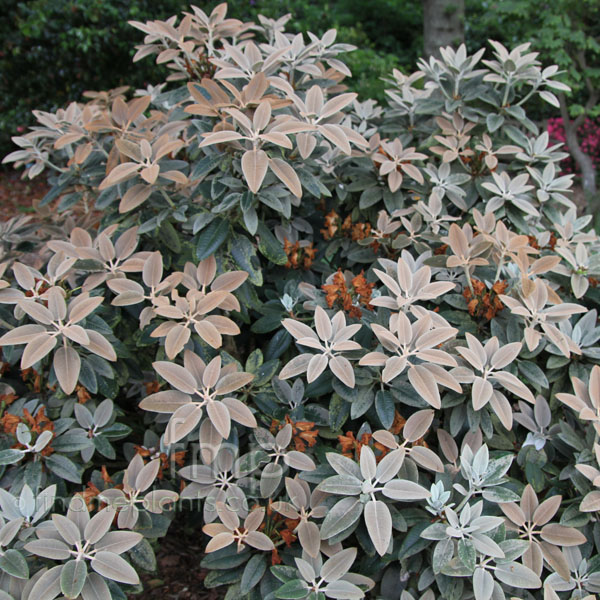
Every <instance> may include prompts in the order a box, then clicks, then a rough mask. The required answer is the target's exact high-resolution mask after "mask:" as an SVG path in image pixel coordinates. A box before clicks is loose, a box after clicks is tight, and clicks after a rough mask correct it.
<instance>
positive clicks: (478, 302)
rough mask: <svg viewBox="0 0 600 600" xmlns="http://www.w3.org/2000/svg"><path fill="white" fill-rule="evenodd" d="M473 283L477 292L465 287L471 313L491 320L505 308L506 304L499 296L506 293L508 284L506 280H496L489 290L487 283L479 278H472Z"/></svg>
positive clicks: (464, 293)
mask: <svg viewBox="0 0 600 600" xmlns="http://www.w3.org/2000/svg"><path fill="white" fill-rule="evenodd" d="M471 285H472V286H473V292H475V294H474V295H473V292H471V289H470V288H465V290H464V291H463V296H464V298H465V300H466V301H467V307H468V309H469V314H470V315H471V316H472V317H476V318H480V319H481V318H484V319H487V320H488V321H491V320H492V319H493V318H494V317H495V316H496V315H497V314H498V313H499V312H500V311H501V310H502V309H503V308H504V304H502V302H501V301H500V298H498V296H499V295H500V294H504V292H505V291H506V288H507V287H508V284H507V283H506V281H502V280H500V281H496V283H494V285H493V286H492V289H491V290H489V291H488V289H487V287H486V286H485V284H484V283H483V282H482V281H479V280H477V279H471Z"/></svg>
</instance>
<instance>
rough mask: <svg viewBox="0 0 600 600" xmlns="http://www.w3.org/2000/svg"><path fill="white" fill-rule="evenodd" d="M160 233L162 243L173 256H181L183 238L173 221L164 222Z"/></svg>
mask: <svg viewBox="0 0 600 600" xmlns="http://www.w3.org/2000/svg"><path fill="white" fill-rule="evenodd" d="M158 231H159V236H160V237H159V239H160V243H161V244H162V245H163V246H166V247H167V248H168V249H169V251H170V252H172V253H173V254H179V253H180V252H181V237H180V235H179V233H177V230H176V229H175V227H173V224H172V223H171V221H163V222H162V223H161V224H160V227H159V229H158Z"/></svg>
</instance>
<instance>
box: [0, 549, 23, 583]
mask: <svg viewBox="0 0 600 600" xmlns="http://www.w3.org/2000/svg"><path fill="white" fill-rule="evenodd" d="M0 569H2V570H3V571H4V572H5V573H8V574H9V575H12V576H13V577H17V578H18V579H29V567H28V566H27V561H26V560H25V558H23V555H22V554H21V553H20V552H19V551H18V550H13V549H10V550H5V551H4V554H3V555H2V556H0Z"/></svg>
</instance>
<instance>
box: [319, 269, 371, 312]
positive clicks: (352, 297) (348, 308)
mask: <svg viewBox="0 0 600 600" xmlns="http://www.w3.org/2000/svg"><path fill="white" fill-rule="evenodd" d="M374 287H375V284H374V283H368V282H367V280H366V279H365V276H364V274H363V271H361V272H360V273H359V274H358V275H356V276H355V277H353V278H352V279H351V280H350V286H348V285H347V283H346V278H345V276H344V274H343V273H342V270H341V269H338V271H337V273H335V274H334V275H333V283H330V284H326V285H323V286H322V289H323V291H324V292H325V294H326V296H325V301H326V302H327V306H329V308H334V307H336V308H340V309H342V310H344V311H345V312H347V313H348V314H349V315H350V316H351V317H354V318H356V319H359V318H360V317H361V316H362V311H361V309H360V307H361V306H363V307H364V308H366V309H367V310H373V307H372V306H371V304H370V302H371V295H372V294H373V288H374Z"/></svg>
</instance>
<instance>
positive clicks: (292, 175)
mask: <svg viewBox="0 0 600 600" xmlns="http://www.w3.org/2000/svg"><path fill="white" fill-rule="evenodd" d="M269 167H270V168H271V171H273V173H275V176H276V177H277V178H278V179H279V180H280V181H281V182H282V183H283V184H284V185H285V186H286V187H287V188H288V189H289V190H290V192H292V194H294V196H296V198H302V184H301V183H300V178H299V177H298V175H297V174H296V171H295V170H294V168H293V167H292V166H291V165H290V164H289V163H287V162H285V160H282V159H281V158H271V159H270V160H269Z"/></svg>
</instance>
